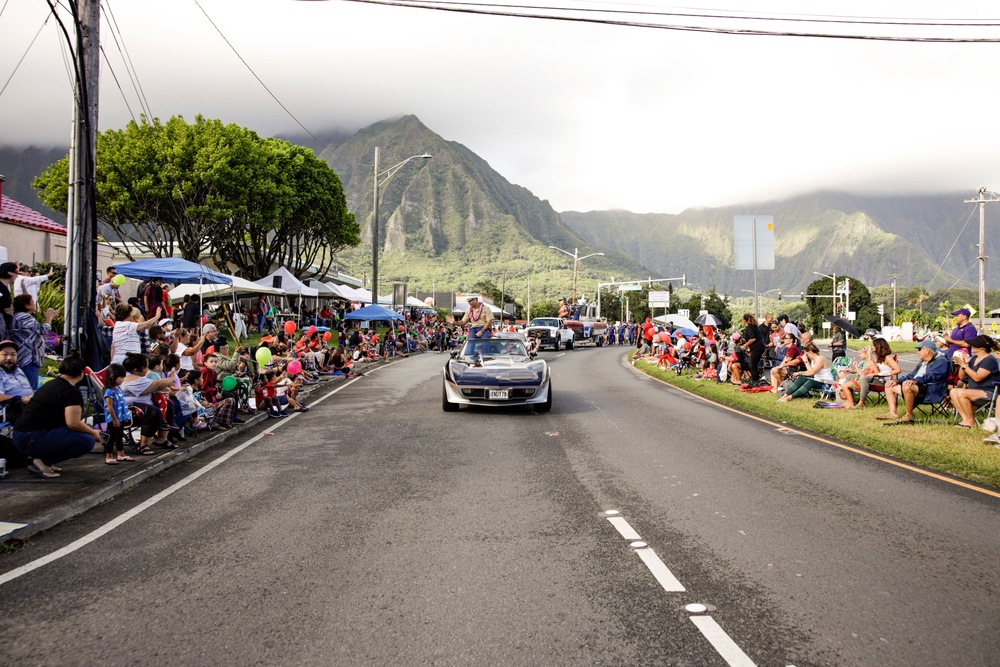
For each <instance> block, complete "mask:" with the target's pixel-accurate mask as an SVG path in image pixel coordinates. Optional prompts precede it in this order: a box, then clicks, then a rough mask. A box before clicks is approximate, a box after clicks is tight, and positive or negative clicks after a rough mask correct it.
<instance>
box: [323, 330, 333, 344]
mask: <svg viewBox="0 0 1000 667" xmlns="http://www.w3.org/2000/svg"><path fill="white" fill-rule="evenodd" d="M331 338H333V334H332V333H330V332H329V331H327V332H326V333H325V334H323V340H324V341H326V342H328V343H329V342H330V339H331Z"/></svg>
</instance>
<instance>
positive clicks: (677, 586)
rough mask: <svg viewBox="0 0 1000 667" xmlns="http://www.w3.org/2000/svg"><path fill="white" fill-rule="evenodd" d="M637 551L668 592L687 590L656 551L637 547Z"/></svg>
mask: <svg viewBox="0 0 1000 667" xmlns="http://www.w3.org/2000/svg"><path fill="white" fill-rule="evenodd" d="M635 553H637V554H639V558H641V559H642V562H643V563H645V564H646V567H648V568H649V571H650V572H652V573H653V576H654V577H655V578H656V580H657V581H658V582H660V586H662V587H663V590H665V591H666V592H668V593H683V592H684V591H685V590H687V589H685V588H684V586H683V585H682V584H681V582H679V581H678V580H677V577H675V576H674V573H673V572H671V571H670V569H669V568H668V567H667V566H666V565H665V564H664V563H663V561H662V560H660V557H659V556H657V555H656V552H655V551H653V550H652V549H649V548H646V549H636V550H635Z"/></svg>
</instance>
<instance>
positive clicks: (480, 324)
mask: <svg viewBox="0 0 1000 667" xmlns="http://www.w3.org/2000/svg"><path fill="white" fill-rule="evenodd" d="M492 322H493V312H492V311H491V310H490V309H489V308H487V307H486V304H484V303H481V302H480V301H479V297H478V296H470V297H469V310H468V311H467V312H466V313H465V316H464V317H462V325H463V326H464V325H466V324H468V325H469V338H489V337H490V336H491V335H492V330H491V329H490V326H491V323H492Z"/></svg>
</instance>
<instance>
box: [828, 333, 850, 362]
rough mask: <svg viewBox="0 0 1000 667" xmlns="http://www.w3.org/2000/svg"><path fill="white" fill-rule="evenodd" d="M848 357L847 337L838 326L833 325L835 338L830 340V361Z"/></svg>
mask: <svg viewBox="0 0 1000 667" xmlns="http://www.w3.org/2000/svg"><path fill="white" fill-rule="evenodd" d="M846 356H847V336H846V335H845V334H844V331H843V330H842V329H841V328H840V327H839V326H837V325H836V324H834V325H833V338H832V339H831V340H830V360H831V361H833V360H834V359H839V358H840V357H846Z"/></svg>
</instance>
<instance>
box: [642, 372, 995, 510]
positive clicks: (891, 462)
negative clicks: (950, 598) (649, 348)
mask: <svg viewBox="0 0 1000 667" xmlns="http://www.w3.org/2000/svg"><path fill="white" fill-rule="evenodd" d="M629 365H630V366H631V364H629ZM632 369H633V370H634V371H635V372H636V373H641V374H642V375H644V376H646V377H648V378H649V379H651V380H655V381H657V382H659V383H660V384H662V385H665V386H667V387H670V388H671V389H675V390H677V391H680V392H683V393H685V394H687V395H688V396H693V397H694V398H697V399H698V400H701V401H705V402H706V403H711V404H712V405H715V406H718V407H720V408H722V409H723V410H728V411H730V412H733V413H736V414H738V415H740V416H741V417H747V418H749V419H754V420H756V421H759V422H760V423H762V424H767V425H768V426H774V427H775V428H781V429H784V430H786V431H788V432H789V433H794V434H795V435H799V436H802V437H803V438H809V439H810V440H815V441H816V442H822V443H823V444H825V445H831V446H833V447H837V448H839V449H843V450H844V451H848V452H853V453H854V454H860V455H861V456H867V457H868V458H870V459H875V460H876V461H881V462H882V463H888V464H889V465H894V466H896V467H897V468H903V469H904V470H909V471H911V472H915V473H918V474H920V475H924V476H925V477H933V478H934V479H937V480H941V481H942V482H947V483H948V484H954V485H955V486H961V487H962V488H965V489H969V490H970V491H977V492H979V493H982V494H984V495H987V496H993V497H994V498H1000V492H997V491H993V490H990V489H984V488H983V487H981V486H976V485H974V484H969V483H968V482H963V481H961V480H958V479H954V478H952V477H946V476H944V475H941V474H939V473H936V472H931V471H929V470H924V469H922V468H918V467H916V466H914V465H910V464H909V463H902V462H900V461H894V460H893V459H890V458H888V457H886V456H883V455H881V454H876V453H874V452H869V451H867V450H864V449H860V448H859V447H858V446H857V445H844V444H841V443H839V442H835V441H833V440H827V439H826V438H823V437H820V436H818V435H815V434H813V433H809V432H808V431H799V430H798V429H794V428H791V427H790V426H788V425H787V424H780V423H778V422H774V421H771V420H770V419H766V418H764V417H759V416H757V415H752V414H750V413H748V412H744V411H742V410H738V409H736V408H734V407H731V406H728V405H725V404H723V403H719V402H718V401H713V400H712V399H710V398H705V397H704V396H699V395H698V394H695V393H694V392H691V391H688V390H687V389H683V388H681V387H678V386H676V385H672V384H670V383H669V382H666V381H665V380H661V379H660V378H658V377H656V376H655V375H650V374H649V373H645V372H643V371H642V370H641V369H639V368H638V367H636V366H632Z"/></svg>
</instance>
